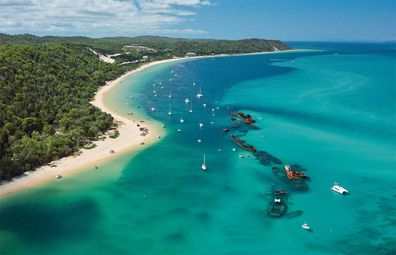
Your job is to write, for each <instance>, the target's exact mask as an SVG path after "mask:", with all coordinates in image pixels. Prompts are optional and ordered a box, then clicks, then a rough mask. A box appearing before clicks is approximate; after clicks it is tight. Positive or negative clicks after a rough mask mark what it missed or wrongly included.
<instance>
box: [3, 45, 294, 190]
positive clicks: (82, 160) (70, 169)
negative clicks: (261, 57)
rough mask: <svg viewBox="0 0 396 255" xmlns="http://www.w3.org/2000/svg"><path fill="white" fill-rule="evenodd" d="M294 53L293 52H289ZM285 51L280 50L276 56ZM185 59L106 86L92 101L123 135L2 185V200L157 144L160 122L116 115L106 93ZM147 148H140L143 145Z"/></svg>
mask: <svg viewBox="0 0 396 255" xmlns="http://www.w3.org/2000/svg"><path fill="white" fill-rule="evenodd" d="M289 51H294V50H289ZM280 52H284V51H278V52H277V53H280ZM268 53H273V52H258V53H248V54H238V55H251V54H268ZM222 56H230V55H227V54H222V55H216V56H197V57H188V58H187V59H194V58H205V57H222ZM181 59H186V58H174V59H167V60H161V61H155V62H151V63H148V64H146V65H143V66H141V67H139V68H137V69H135V70H133V71H130V72H128V73H126V74H124V75H122V76H121V77H119V78H118V79H116V80H114V81H110V82H108V83H107V85H106V86H103V87H102V88H101V89H100V90H99V91H98V92H97V94H96V96H95V98H94V101H93V102H91V103H92V104H93V105H95V106H97V107H99V108H100V109H101V110H102V111H104V112H107V113H109V114H111V115H112V116H113V118H114V119H115V120H116V121H121V122H122V124H121V125H120V126H119V127H118V130H119V132H120V136H119V137H117V138H115V139H112V138H106V139H105V140H104V141H96V142H94V143H95V144H96V147H95V148H93V149H90V150H86V149H82V150H81V154H80V155H78V156H69V157H65V158H62V159H60V160H57V161H54V162H52V163H53V164H55V165H56V167H50V166H42V167H40V168H37V169H36V170H35V171H29V172H26V173H25V174H24V175H22V176H20V177H16V178H14V179H12V180H11V181H7V182H3V183H1V185H0V197H4V196H6V195H8V194H12V193H15V192H17V191H20V190H23V189H26V188H28V187H32V186H36V185H39V184H43V183H46V182H48V181H54V180H55V179H56V176H57V175H62V177H63V178H67V176H70V175H72V174H73V173H76V172H77V171H81V170H84V169H85V170H87V169H94V167H95V165H96V164H99V163H100V162H103V161H106V160H109V159H111V158H114V157H115V156H116V155H117V156H118V155H120V154H121V153H125V152H137V151H138V150H140V149H143V148H145V147H147V146H149V145H150V144H153V143H154V142H155V141H158V140H159V139H158V136H161V137H162V136H163V135H164V133H165V132H164V130H163V128H162V127H161V124H160V123H159V122H156V121H153V120H150V121H147V119H144V123H141V122H140V121H141V120H143V119H142V118H141V117H140V118H139V116H135V115H131V116H128V118H125V117H122V116H120V115H118V114H117V113H116V112H114V111H112V110H110V109H109V108H108V107H107V106H106V105H105V104H104V102H103V99H104V97H105V96H106V94H107V92H108V91H110V90H111V89H112V88H114V87H115V86H117V85H119V84H120V82H121V81H122V80H123V79H124V78H125V77H126V76H129V75H132V74H135V73H137V72H140V71H142V70H144V69H146V68H148V67H151V66H154V65H158V64H161V63H166V62H172V61H177V60H181ZM136 124H140V125H141V127H147V128H148V129H149V134H148V135H147V136H141V135H140V134H141V133H142V132H141V131H140V130H139V128H140V127H137V125H136ZM142 142H143V143H144V145H141V143H142ZM110 150H114V151H115V153H110Z"/></svg>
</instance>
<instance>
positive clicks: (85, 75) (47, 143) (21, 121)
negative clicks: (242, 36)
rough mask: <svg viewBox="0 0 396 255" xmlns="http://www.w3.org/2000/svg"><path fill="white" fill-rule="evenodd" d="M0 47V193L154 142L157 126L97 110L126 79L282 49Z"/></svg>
mask: <svg viewBox="0 0 396 255" xmlns="http://www.w3.org/2000/svg"><path fill="white" fill-rule="evenodd" d="M0 45H1V46H0V70H1V72H0V84H1V86H0V109H1V111H0V181H2V184H1V185H0V195H4V194H7V193H11V192H15V191H17V190H19V189H22V188H25V187H27V186H31V185H34V184H37V183H40V182H44V181H47V180H50V179H52V178H55V176H57V175H59V176H61V175H63V174H64V173H66V172H69V171H73V170H76V169H81V168H83V167H87V166H89V165H95V164H96V163H97V162H99V161H101V160H104V159H107V158H109V157H113V156H114V155H118V154H119V153H121V152H123V151H126V150H128V151H130V150H134V149H135V150H136V149H137V148H144V147H145V146H147V144H149V143H152V142H153V141H155V140H158V137H161V136H162V135H163V131H162V129H161V128H160V125H159V123H156V122H154V121H152V120H150V122H148V121H147V120H145V123H144V125H139V124H138V123H140V122H141V121H142V120H143V119H142V118H141V117H140V116H129V118H126V117H122V116H120V115H119V114H117V113H115V112H112V111H111V110H110V109H109V108H108V107H106V105H105V104H104V102H103V97H105V95H106V93H107V92H108V91H109V90H110V89H111V88H112V87H114V86H116V85H117V84H119V82H120V80H122V79H123V78H124V77H125V75H130V74H131V73H135V72H137V71H140V70H143V69H144V68H146V67H149V66H152V65H154V64H158V63H163V62H168V61H175V60H178V59H181V58H186V57H200V56H208V55H209V56H213V55H224V54H249V53H262V52H273V51H283V50H288V49H289V48H288V46H287V45H285V44H284V43H282V42H280V41H275V40H263V39H248V40H239V41H230V40H189V39H176V38H166V37H156V36H142V37H134V38H127V37H115V38H99V39H93V38H87V37H52V36H51V37H37V36H33V35H16V36H11V35H6V34H0ZM123 74H124V75H123ZM117 77H119V78H118V79H117ZM108 81H111V82H108ZM106 84H107V85H106ZM103 85H106V86H104V87H102V86H103ZM100 87H102V88H101V89H100V90H99V88H100ZM98 90H99V92H97V91H98ZM95 95H96V96H95ZM93 98H94V99H93ZM92 99H93V100H92ZM142 128H143V129H142ZM146 128H147V130H148V131H146V134H145V135H144V136H142V130H146ZM143 132H144V131H143ZM143 145H145V146H143ZM17 176H23V177H22V178H18V179H15V177H17Z"/></svg>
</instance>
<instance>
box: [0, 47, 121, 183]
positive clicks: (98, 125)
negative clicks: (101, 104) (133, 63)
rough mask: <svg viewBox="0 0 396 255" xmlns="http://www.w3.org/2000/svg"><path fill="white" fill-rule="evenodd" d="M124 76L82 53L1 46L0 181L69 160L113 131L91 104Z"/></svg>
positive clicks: (78, 50)
mask: <svg viewBox="0 0 396 255" xmlns="http://www.w3.org/2000/svg"><path fill="white" fill-rule="evenodd" d="M122 72H123V70H122V69H120V68H119V67H117V66H116V65H111V64H105V63H103V62H101V61H99V60H98V59H97V57H96V56H95V55H93V54H92V53H90V52H89V51H87V50H85V49H84V48H72V47H67V46H62V45H57V44H50V45H30V46H28V45H24V46H15V45H7V46H0V179H10V178H11V177H12V176H16V175H19V174H22V173H23V172H24V171H27V170H32V169H34V168H35V167H36V166H39V165H42V164H44V163H47V162H50V161H52V160H54V159H57V158H60V157H63V156H66V155H70V154H71V153H73V152H75V151H76V150H78V149H79V148H80V147H81V146H83V145H84V144H85V143H86V141H87V140H88V139H95V138H96V137H97V135H98V134H99V133H100V132H102V131H105V130H107V129H108V127H109V126H111V125H112V123H113V120H112V117H111V116H110V115H108V114H105V113H103V112H101V111H100V110H99V109H97V108H95V107H94V106H92V105H91V104H90V103H89V101H90V99H91V98H92V97H93V95H94V93H95V92H96V90H97V89H98V87H99V86H100V85H103V84H104V83H105V81H106V80H112V79H114V78H115V77H117V76H118V75H120V74H121V73H122Z"/></svg>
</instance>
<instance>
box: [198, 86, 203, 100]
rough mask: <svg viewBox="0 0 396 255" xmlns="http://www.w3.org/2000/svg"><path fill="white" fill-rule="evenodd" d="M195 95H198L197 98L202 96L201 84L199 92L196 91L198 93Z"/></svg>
mask: <svg viewBox="0 0 396 255" xmlns="http://www.w3.org/2000/svg"><path fill="white" fill-rule="evenodd" d="M197 97H198V98H201V97H203V94H202V88H201V86H199V92H198V94H197Z"/></svg>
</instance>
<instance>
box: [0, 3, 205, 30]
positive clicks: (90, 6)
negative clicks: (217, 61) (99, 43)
mask: <svg viewBox="0 0 396 255" xmlns="http://www.w3.org/2000/svg"><path fill="white" fill-rule="evenodd" d="M208 5H211V2H209V1H207V0H79V1H71V0H0V7H1V8H0V24H2V25H1V26H0V32H5V33H34V34H46V33H47V34H57V33H59V34H62V33H64V34H84V35H99V36H106V35H128V34H150V33H180V34H182V33H188V34H192V33H197V34H199V33H203V32H204V31H201V30H195V29H191V28H180V27H181V26H183V25H185V24H186V23H188V22H190V21H192V20H193V18H192V17H193V16H194V15H196V14H197V12H198V11H199V9H200V8H202V7H204V6H208Z"/></svg>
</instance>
